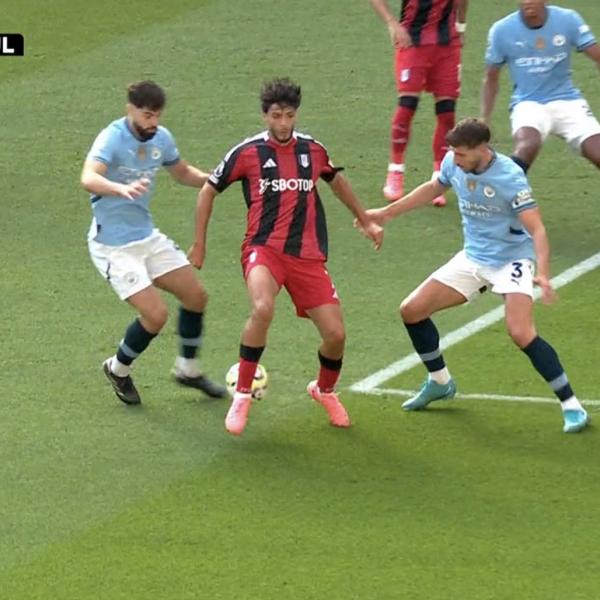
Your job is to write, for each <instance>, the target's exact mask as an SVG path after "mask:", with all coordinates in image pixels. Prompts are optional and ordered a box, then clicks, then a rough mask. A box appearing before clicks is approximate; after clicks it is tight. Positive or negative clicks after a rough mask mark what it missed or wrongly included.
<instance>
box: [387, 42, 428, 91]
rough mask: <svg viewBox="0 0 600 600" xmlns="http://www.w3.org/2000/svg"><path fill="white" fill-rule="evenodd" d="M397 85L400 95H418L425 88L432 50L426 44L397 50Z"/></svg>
mask: <svg viewBox="0 0 600 600" xmlns="http://www.w3.org/2000/svg"><path fill="white" fill-rule="evenodd" d="M395 62H396V87H397V89H398V95H400V96H401V95H403V94H412V95H418V94H419V93H420V92H422V91H423V90H424V89H425V82H426V81H427V73H428V72H429V69H430V68H431V56H430V51H429V49H428V48H427V47H425V46H409V47H408V48H402V49H398V50H396V61H395Z"/></svg>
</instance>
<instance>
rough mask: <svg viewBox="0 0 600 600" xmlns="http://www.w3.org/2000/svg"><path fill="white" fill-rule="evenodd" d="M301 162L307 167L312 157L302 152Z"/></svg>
mask: <svg viewBox="0 0 600 600" xmlns="http://www.w3.org/2000/svg"><path fill="white" fill-rule="evenodd" d="M300 164H301V165H302V166H303V167H304V168H305V169H306V167H308V165H309V164H310V158H309V157H308V154H301V155H300Z"/></svg>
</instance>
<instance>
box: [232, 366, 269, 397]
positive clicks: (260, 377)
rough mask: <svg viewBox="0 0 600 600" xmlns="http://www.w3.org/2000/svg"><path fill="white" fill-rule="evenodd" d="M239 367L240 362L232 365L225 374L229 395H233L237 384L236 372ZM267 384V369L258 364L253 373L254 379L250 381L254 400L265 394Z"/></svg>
mask: <svg viewBox="0 0 600 600" xmlns="http://www.w3.org/2000/svg"><path fill="white" fill-rule="evenodd" d="M239 369H240V363H235V365H232V366H231V368H230V369H229V371H227V375H225V385H226V386H227V391H228V392H229V395H230V396H231V397H233V394H234V393H235V387H236V386H237V380H238V373H239ZM268 385H269V374H268V373H267V370H266V369H265V368H264V367H263V366H262V365H261V364H259V365H258V366H257V367H256V373H254V381H253V382H252V398H254V400H262V399H263V398H264V397H265V396H266V395H267V387H268Z"/></svg>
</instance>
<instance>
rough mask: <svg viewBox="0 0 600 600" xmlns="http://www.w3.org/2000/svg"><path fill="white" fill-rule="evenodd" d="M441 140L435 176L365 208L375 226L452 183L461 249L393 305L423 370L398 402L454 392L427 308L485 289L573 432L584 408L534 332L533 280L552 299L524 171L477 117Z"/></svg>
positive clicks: (542, 234)
mask: <svg viewBox="0 0 600 600" xmlns="http://www.w3.org/2000/svg"><path fill="white" fill-rule="evenodd" d="M446 139H447V142H448V146H449V147H450V148H451V150H450V151H449V152H448V153H447V154H446V156H445V158H444V160H443V162H442V166H441V171H440V175H439V177H438V178H437V180H435V181H429V182H427V183H424V184H422V185H420V186H419V187H417V188H416V189H414V190H413V191H412V192H410V193H409V194H407V195H406V196H404V197H403V198H401V199H399V200H397V201H396V202H394V203H392V204H389V205H388V206H386V207H384V208H379V209H371V210H369V211H367V212H368V214H370V215H372V216H373V217H374V218H375V220H376V221H377V222H379V223H380V224H382V225H383V224H384V223H385V222H386V221H388V220H389V219H391V218H393V217H395V216H397V215H400V214H402V213H405V212H408V211H410V210H412V209H414V208H418V207H419V206H424V205H426V204H428V203H429V202H431V200H432V198H435V197H436V196H438V195H439V194H441V193H443V192H445V191H446V190H447V189H448V188H449V187H452V188H454V191H455V193H456V195H457V196H458V204H459V209H460V213H461V217H462V226H463V234H464V248H463V249H462V250H461V251H460V252H459V253H458V254H456V255H455V256H454V257H453V258H452V259H450V261H449V262H447V263H446V264H445V265H443V266H442V267H440V268H439V269H438V270H437V271H435V272H434V273H432V274H431V275H430V276H429V278H428V279H426V280H425V281H424V282H423V283H422V284H421V285H419V286H418V287H417V288H416V289H415V290H414V291H413V292H412V293H411V294H409V296H408V297H407V298H405V299H404V300H403V302H402V304H401V306H400V314H401V316H402V320H403V322H404V325H405V326H406V329H407V331H408V334H409V336H410V339H411V340H412V343H413V346H414V348H415V350H416V351H417V353H418V354H419V356H420V357H421V360H422V361H423V363H424V364H425V367H426V368H427V370H428V372H429V377H428V379H427V381H426V382H425V384H424V385H423V387H422V388H421V391H420V392H419V393H418V394H417V395H416V396H415V397H413V398H411V399H410V400H407V401H406V402H405V403H404V404H403V405H402V406H403V408H405V409H406V410H418V409H422V408H425V407H426V406H427V405H428V404H429V403H430V402H432V401H434V400H442V399H449V398H452V397H453V396H454V394H455V393H456V386H455V384H454V381H453V379H452V378H451V377H450V373H449V371H448V368H447V367H446V364H445V362H444V358H443V356H442V353H441V351H440V348H439V334H438V330H437V328H436V326H435V325H434V324H433V321H432V320H431V315H433V314H434V313H436V312H438V311H440V310H443V309H445V308H450V307H452V306H458V305H459V304H463V303H465V302H467V301H469V300H472V299H474V298H476V297H477V296H478V295H480V294H482V293H483V292H484V291H486V290H487V289H491V291H492V292H494V293H496V294H500V295H502V296H503V298H504V305H505V318H506V327H507V329H508V333H509V335H510V337H511V338H512V339H513V341H514V342H515V344H516V345H517V346H518V347H519V348H520V349H521V350H522V351H523V352H524V353H525V354H526V355H527V356H528V357H529V359H530V360H531V362H532V364H533V366H534V367H535V369H536V370H537V371H538V373H540V375H541V376H542V377H543V378H544V379H545V380H546V381H547V382H548V384H549V385H550V387H551V388H552V390H553V391H554V393H555V394H556V396H557V397H558V399H559V400H560V404H561V407H562V411H563V418H564V426H563V431H565V432H568V433H570V432H576V431H580V430H582V429H583V428H584V427H585V426H586V424H587V422H588V415H587V412H586V411H585V410H584V408H583V407H582V406H581V404H580V402H579V401H578V400H577V398H576V396H575V394H574V393H573V390H572V389H571V385H570V383H569V380H568V378H567V375H566V373H565V372H564V370H563V368H562V366H561V364H560V361H559V359H558V356H557V354H556V352H555V350H554V348H553V347H552V346H551V345H550V344H549V343H548V342H546V341H545V340H544V339H542V338H541V337H540V336H539V335H538V334H537V331H536V329H535V325H534V321H533V284H534V283H536V284H537V285H539V286H540V288H541V291H542V300H543V301H544V302H546V303H549V302H552V301H554V299H555V294H554V291H553V289H552V285H551V282H550V247H549V243H548V238H547V236H546V230H545V228H544V224H543V222H542V218H541V215H540V210H539V208H538V206H537V203H536V201H535V200H534V198H533V195H532V191H531V188H530V187H529V183H528V181H527V177H526V176H525V174H524V173H523V171H522V169H521V168H520V167H519V166H517V165H516V164H515V163H514V162H513V161H512V160H511V159H510V158H509V157H507V156H504V155H502V154H498V153H497V152H495V151H494V150H493V148H491V147H490V145H489V140H490V130H489V128H488V127H487V125H486V124H485V123H484V122H483V121H481V120H478V119H464V120H463V121H461V122H460V123H458V124H457V125H456V127H455V128H454V129H453V130H452V131H451V132H450V133H449V134H448V136H447V138H446ZM534 261H537V274H535V275H534Z"/></svg>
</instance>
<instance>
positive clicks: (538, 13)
mask: <svg viewBox="0 0 600 600" xmlns="http://www.w3.org/2000/svg"><path fill="white" fill-rule="evenodd" d="M573 49H575V50H576V51H577V52H583V53H585V54H586V55H587V56H588V57H589V58H591V59H592V60H593V61H594V62H596V64H597V65H598V67H600V47H599V46H598V44H597V43H596V38H595V37H594V35H593V33H592V32H591V30H590V28H589V26H588V25H587V24H586V23H585V22H584V20H583V19H582V18H581V16H580V15H579V14H578V13H577V12H575V11H574V10H570V9H567V8H561V7H559V6H548V5H547V4H546V2H545V0H521V2H520V10H518V11H516V12H514V13H512V14H510V15H508V16H506V17H504V18H503V19H500V21H497V22H496V23H494V24H493V25H492V27H491V29H490V31H489V35H488V45H487V50H486V55H485V61H486V65H487V70H486V75H485V78H484V81H483V87H482V90H481V115H482V118H483V119H484V120H485V121H486V122H487V123H489V121H490V117H491V115H492V110H493V108H494V102H495V99H496V95H497V93H498V88H499V83H498V80H499V75H500V70H501V68H502V66H503V65H505V64H506V65H508V69H509V73H510V77H511V79H512V82H513V86H514V87H513V94H512V97H511V101H510V111H511V113H510V114H511V127H512V134H513V140H514V144H515V146H514V151H513V155H512V157H511V158H512V159H513V160H514V161H515V162H516V163H517V164H518V165H519V166H520V167H521V168H522V169H523V170H524V171H525V172H527V170H528V169H529V167H530V166H531V164H532V163H533V161H534V160H535V158H536V156H537V154H538V152H539V151H540V148H541V146H542V143H543V141H544V140H545V139H546V137H547V136H548V135H549V134H551V133H552V134H554V135H557V136H559V137H561V138H563V139H564V140H565V141H566V142H567V143H568V144H569V145H570V146H571V148H572V149H573V150H575V151H576V152H579V153H580V154H582V155H583V156H584V157H585V158H587V159H588V160H589V161H590V162H592V163H593V164H594V165H596V166H597V167H599V168H600V123H598V121H597V120H596V118H595V117H594V115H593V113H592V111H591V109H590V107H589V105H588V103H587V102H586V101H585V99H584V98H583V96H582V94H581V92H580V91H579V90H578V89H577V88H576V87H575V86H574V85H573V82H572V80H571V53H572V51H573Z"/></svg>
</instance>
